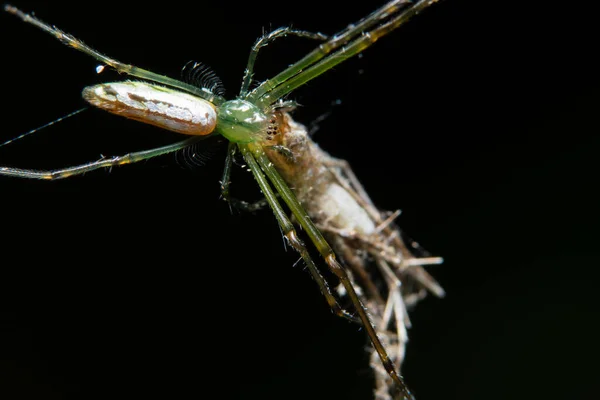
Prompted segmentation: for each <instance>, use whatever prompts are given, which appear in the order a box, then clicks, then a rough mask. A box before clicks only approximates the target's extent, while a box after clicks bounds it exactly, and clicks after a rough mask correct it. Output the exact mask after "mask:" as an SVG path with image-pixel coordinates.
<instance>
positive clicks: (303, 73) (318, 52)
mask: <svg viewBox="0 0 600 400" xmlns="http://www.w3.org/2000/svg"><path fill="white" fill-rule="evenodd" d="M436 1H437V0H417V1H410V0H397V1H391V2H389V3H388V4H386V5H384V6H383V7H382V8H380V9H379V10H377V11H375V12H374V13H373V14H371V15H369V16H368V17H367V18H365V19H363V20H362V21H361V22H359V23H358V24H357V25H356V26H354V27H352V28H350V29H347V30H346V31H343V32H341V33H339V34H337V35H334V36H332V39H331V40H329V41H328V42H326V43H323V44H322V45H321V46H319V47H318V48H317V49H315V50H313V51H312V52H311V53H309V54H308V55H307V56H306V57H304V58H303V59H302V60H300V61H298V62H297V63H295V64H294V65H292V66H290V67H289V68H287V69H286V70H284V71H283V72H281V73H280V74H279V75H277V76H275V77H274V78H272V79H269V80H267V81H265V82H263V83H262V84H261V85H260V86H259V87H258V88H256V89H255V90H254V91H252V92H251V93H250V94H249V96H248V100H249V101H251V102H253V103H255V104H256V105H258V106H259V107H261V108H266V107H268V106H269V105H271V104H273V103H274V102H276V101H277V100H278V99H280V98H281V97H283V96H285V95H286V94H288V93H290V92H291V91H293V90H295V89H296V88H298V87H299V86H302V85H304V84H305V83H306V82H308V81H310V80H312V79H314V78H316V77H317V76H319V75H321V74H322V73H324V72H325V71H328V70H329V69H331V68H333V67H334V66H336V65H337V64H339V63H341V62H342V61H344V60H347V59H348V58H350V57H353V56H355V55H356V54H359V53H360V52H362V51H364V50H365V49H366V48H367V47H370V46H371V45H372V44H373V43H375V42H376V41H377V40H378V39H379V38H381V37H382V36H385V35H387V34H388V33H390V32H391V31H393V30H394V29H396V28H398V27H399V26H401V25H403V24H404V23H405V22H406V21H408V20H409V19H410V18H411V17H412V16H414V15H416V14H417V13H419V12H420V11H422V10H423V9H425V8H426V7H428V6H429V5H431V4H433V3H435V2H436ZM397 13H398V15H396V16H393V15H394V14H397ZM390 18H391V19H390ZM382 21H387V22H383V23H382ZM379 23H382V25H379V26H377V27H376V28H373V29H372V30H369V29H370V28H372V27H373V26H374V25H376V24H379ZM340 47H341V49H340V50H338V51H337V52H336V53H335V54H332V55H331V56H329V57H325V56H327V55H329V54H331V53H332V52H334V51H336V50H337V49H339V48H340Z"/></svg>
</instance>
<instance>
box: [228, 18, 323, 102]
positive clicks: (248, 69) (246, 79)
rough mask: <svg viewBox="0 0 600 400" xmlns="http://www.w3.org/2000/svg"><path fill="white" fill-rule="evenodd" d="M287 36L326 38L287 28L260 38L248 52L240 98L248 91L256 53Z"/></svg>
mask: <svg viewBox="0 0 600 400" xmlns="http://www.w3.org/2000/svg"><path fill="white" fill-rule="evenodd" d="M287 35H294V36H298V37H303V38H308V39H315V40H327V36H325V35H323V34H322V33H312V32H307V31H299V30H296V29H292V28H290V27H289V26H286V27H283V28H278V29H275V30H274V31H272V32H269V33H267V34H266V35H263V36H261V37H260V38H259V39H258V40H257V41H256V43H254V46H252V49H251V50H250V56H249V57H248V64H247V65H246V71H244V79H243V80H242V88H241V90H240V95H239V97H240V98H243V97H245V96H246V95H247V94H248V89H249V88H250V84H251V83H252V76H253V75H254V63H255V62H256V56H258V51H259V50H260V49H261V48H263V47H265V46H266V45H268V44H269V43H271V42H273V41H274V40H275V39H277V38H280V37H285V36H287Z"/></svg>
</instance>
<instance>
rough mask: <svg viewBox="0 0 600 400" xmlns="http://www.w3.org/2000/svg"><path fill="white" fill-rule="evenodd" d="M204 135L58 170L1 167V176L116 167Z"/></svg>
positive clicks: (57, 175) (49, 175) (65, 174)
mask: <svg viewBox="0 0 600 400" xmlns="http://www.w3.org/2000/svg"><path fill="white" fill-rule="evenodd" d="M202 139H203V137H192V138H189V139H186V140H183V141H181V142H177V143H173V144H169V145H167V146H163V147H158V148H156V149H150V150H144V151H138V152H134V153H128V154H125V155H122V156H115V157H110V158H101V159H99V160H98V161H92V162H90V163H87V164H81V165H76V166H74V167H67V168H62V169H56V170H43V171H42V170H33V169H20V168H11V167H0V176H1V175H4V176H14V177H17V178H28V179H43V180H56V179H64V178H69V177H71V176H75V175H81V174H85V173H86V172H89V171H93V170H96V169H100V168H109V167H115V166H117V165H125V164H132V163H136V162H139V161H143V160H147V159H149V158H153V157H157V156H161V155H163V154H168V153H173V152H175V151H177V150H180V149H183V148H184V147H187V146H190V145H192V144H194V143H196V142H198V141H199V140H202Z"/></svg>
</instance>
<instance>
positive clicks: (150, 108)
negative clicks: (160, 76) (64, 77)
mask: <svg viewBox="0 0 600 400" xmlns="http://www.w3.org/2000/svg"><path fill="white" fill-rule="evenodd" d="M82 96H83V98H84V99H85V100H86V101H87V102H89V103H90V104H92V105H94V106H96V107H98V108H102V109H103V110H106V111H108V112H111V113H113V114H117V115H121V116H123V117H126V118H130V119H134V120H137V121H140V122H144V123H147V124H150V125H155V126H158V127H160V128H164V129H168V130H170V131H174V132H178V133H183V134H185V135H200V136H203V135H208V134H210V133H212V132H213V131H214V129H215V126H216V124H217V112H216V110H215V106H214V105H213V104H212V103H210V102H208V101H206V100H204V99H201V98H199V97H196V96H193V95H191V94H187V93H184V92H181V91H177V90H173V89H169V88H167V87H164V86H158V85H152V84H149V83H145V82H112V83H103V84H99V85H94V86H88V87H86V88H84V89H83V93H82Z"/></svg>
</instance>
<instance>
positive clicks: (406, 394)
mask: <svg viewBox="0 0 600 400" xmlns="http://www.w3.org/2000/svg"><path fill="white" fill-rule="evenodd" d="M246 147H247V148H248V149H247V150H245V152H246V153H245V154H244V156H245V157H247V156H246V154H247V153H248V152H249V151H251V152H252V155H253V156H254V158H255V159H256V161H257V162H258V164H260V167H261V169H262V170H263V171H264V173H265V174H266V175H267V176H268V177H269V180H270V181H271V183H272V184H273V186H274V187H275V189H276V190H277V192H279V194H280V195H281V197H282V198H283V200H284V201H285V203H286V204H287V206H288V207H289V208H290V210H291V211H292V213H293V214H294V216H295V217H296V219H297V220H298V223H299V224H300V225H301V226H302V228H304V230H305V231H306V233H307V234H308V236H309V237H310V239H311V241H312V242H313V243H314V245H315V247H316V248H317V250H318V251H319V253H321V255H322V256H323V258H324V259H325V262H326V263H327V266H328V267H329V269H330V270H331V271H332V272H333V273H334V274H335V275H336V276H337V277H338V279H339V280H340V282H341V283H342V285H343V286H344V288H345V289H346V292H347V293H348V297H349V298H350V300H351V301H352V304H353V305H354V308H355V309H356V311H357V312H358V316H359V318H360V320H361V322H362V324H363V326H364V327H365V330H366V331H367V334H368V335H369V338H370V339H371V342H372V343H373V347H375V350H376V351H377V353H378V354H379V358H381V362H382V363H383V366H384V368H385V369H386V371H387V372H388V374H389V375H390V376H391V377H392V379H393V380H394V382H395V384H396V387H397V389H398V391H399V394H400V395H401V396H402V399H413V395H412V394H411V393H410V390H409V389H408V387H407V386H406V384H405V383H404V380H403V379H402V377H401V376H400V375H399V374H398V373H397V372H396V368H395V367H394V364H393V362H392V360H391V359H390V358H389V356H388V354H387V352H386V350H385V348H384V347H383V344H382V343H381V341H380V340H379V338H378V337H377V333H376V330H375V327H374V326H373V324H372V323H371V320H370V319H369V317H368V315H367V311H366V310H365V307H364V306H363V304H362V302H361V301H360V299H359V297H358V295H357V293H356V291H355V290H354V286H353V285H352V282H351V281H350V278H349V277H348V274H347V273H346V270H345V269H344V268H343V267H342V266H341V265H340V264H339V262H338V261H337V260H336V258H335V254H334V253H333V250H332V249H331V247H330V246H329V244H328V243H327V241H326V240H325V238H324V237H323V235H321V232H320V231H319V230H318V229H317V227H316V226H315V225H314V223H313V222H312V221H311V219H310V218H309V217H308V215H306V211H304V208H303V207H302V205H301V204H300V202H299V201H298V199H296V195H295V194H294V193H293V192H292V190H291V189H290V188H289V187H288V186H287V184H286V183H285V181H284V180H283V178H282V177H281V175H279V173H278V172H277V170H276V169H275V167H274V166H273V164H272V163H271V161H270V160H269V159H268V157H267V155H266V154H265V153H264V151H263V149H262V147H261V146H260V145H258V144H256V143H249V144H247V145H244V147H242V146H240V148H242V149H245V148H246ZM243 151H244V150H243ZM249 158H250V157H247V159H249ZM253 161H254V160H253ZM249 164H250V163H249ZM250 167H251V169H252V171H253V172H254V170H255V167H254V166H253V165H250ZM255 176H256V175H255ZM263 186H268V183H266V182H265V183H264V184H262V185H261V188H262V187H263ZM263 191H264V188H263ZM267 198H268V197H267ZM282 214H283V213H282ZM275 215H276V216H277V213H276V214H275ZM283 215H284V216H285V214H283ZM286 218H287V217H286Z"/></svg>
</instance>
